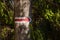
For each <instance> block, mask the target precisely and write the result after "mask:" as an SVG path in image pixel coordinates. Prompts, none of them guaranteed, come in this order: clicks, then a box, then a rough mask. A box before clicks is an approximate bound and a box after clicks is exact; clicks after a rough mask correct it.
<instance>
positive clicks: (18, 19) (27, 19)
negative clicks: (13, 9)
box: [15, 18, 30, 22]
mask: <svg viewBox="0 0 60 40" xmlns="http://www.w3.org/2000/svg"><path fill="white" fill-rule="evenodd" d="M15 21H19V22H21V21H27V22H29V21H30V18H17V19H15Z"/></svg>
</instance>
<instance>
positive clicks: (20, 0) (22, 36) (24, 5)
mask: <svg viewBox="0 0 60 40" xmlns="http://www.w3.org/2000/svg"><path fill="white" fill-rule="evenodd" d="M29 9H30V0H14V16H15V18H16V17H22V18H23V17H26V18H27V17H29ZM26 31H27V32H29V22H25V23H15V40H29V35H28V33H26Z"/></svg>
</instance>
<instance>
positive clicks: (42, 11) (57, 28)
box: [0, 0, 60, 40]
mask: <svg viewBox="0 0 60 40" xmlns="http://www.w3.org/2000/svg"><path fill="white" fill-rule="evenodd" d="M30 13H31V14H30V17H31V19H32V21H31V23H30V30H31V31H30V35H31V36H30V37H31V39H32V40H60V0H31V11H30ZM14 33H15V32H14V3H13V0H0V40H14Z"/></svg>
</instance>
